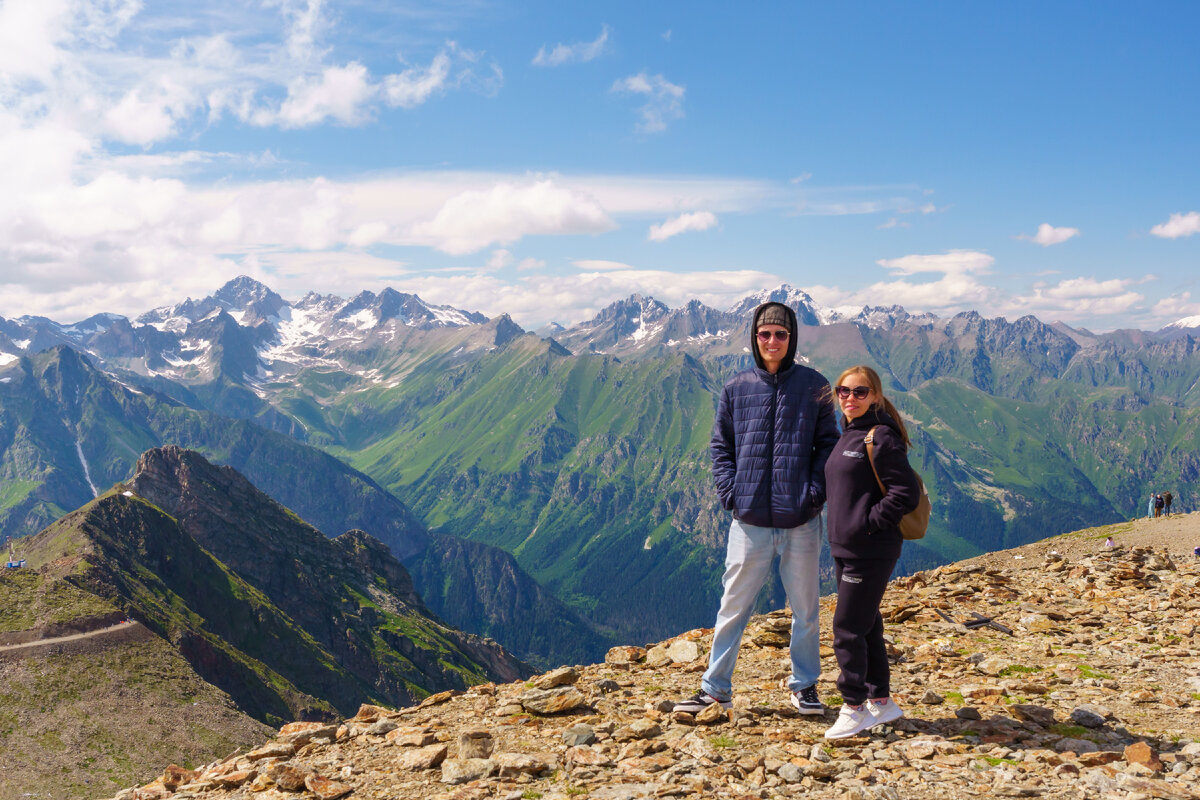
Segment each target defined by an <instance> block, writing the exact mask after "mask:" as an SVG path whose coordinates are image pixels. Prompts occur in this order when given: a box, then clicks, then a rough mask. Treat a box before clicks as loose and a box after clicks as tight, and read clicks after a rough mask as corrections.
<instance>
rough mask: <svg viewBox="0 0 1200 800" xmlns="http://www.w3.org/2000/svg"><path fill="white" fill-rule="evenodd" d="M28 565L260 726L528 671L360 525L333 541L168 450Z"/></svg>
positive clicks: (34, 545)
mask: <svg viewBox="0 0 1200 800" xmlns="http://www.w3.org/2000/svg"><path fill="white" fill-rule="evenodd" d="M22 550H23V553H24V554H25V557H26V558H27V559H28V562H29V565H28V568H29V569H36V570H38V571H39V573H40V574H41V575H42V576H43V578H44V579H45V580H46V581H48V582H49V584H48V585H57V584H56V582H62V583H66V584H69V585H70V586H72V587H76V588H77V589H80V590H82V591H84V592H85V593H87V594H88V595H90V596H94V597H95V598H99V599H100V600H99V601H97V602H103V603H104V604H107V605H108V606H109V607H115V608H116V609H119V610H120V611H121V612H122V613H123V614H124V615H127V616H129V617H130V618H131V619H135V620H137V621H138V622H141V623H142V624H144V625H145V626H146V627H147V628H149V629H150V630H151V631H152V632H154V633H155V634H157V635H158V636H159V637H161V638H163V639H165V640H167V641H169V642H171V643H172V645H173V646H174V647H175V648H176V649H177V650H178V651H179V653H180V654H181V655H182V656H183V657H184V658H185V659H187V660H188V662H189V663H191V664H192V666H193V668H194V669H195V670H196V672H197V673H198V674H199V675H200V676H201V677H203V678H204V679H205V680H207V681H209V682H210V683H212V684H214V685H215V686H217V687H219V688H221V689H223V690H224V691H226V692H228V693H229V695H230V696H231V697H232V698H233V699H234V700H235V701H236V702H237V703H238V705H239V707H240V708H241V709H242V710H243V711H244V712H246V713H248V714H250V715H252V716H254V717H256V718H258V719H260V720H274V719H278V718H280V717H283V718H288V717H299V718H305V717H308V718H316V719H320V718H323V717H328V716H330V715H333V714H336V713H338V711H342V712H343V713H344V712H345V710H346V709H347V708H354V707H356V706H357V705H358V704H359V703H360V702H364V700H365V699H367V698H373V699H374V700H375V701H378V700H381V699H383V698H389V701H390V702H404V701H410V700H414V699H417V698H420V697H423V696H425V695H426V694H428V693H430V692H433V691H439V690H442V689H446V688H452V687H455V688H465V687H466V686H467V685H469V684H471V683H475V682H478V681H480V680H483V679H485V677H487V676H491V677H493V678H503V679H514V678H516V677H518V676H520V675H522V674H525V673H526V672H527V671H528V668H527V667H526V666H525V665H524V664H523V663H521V662H520V661H519V660H518V659H516V658H514V657H512V656H511V655H510V654H509V653H507V652H505V651H504V650H503V649H502V648H500V647H499V646H497V645H496V644H495V643H493V642H487V641H484V640H482V639H479V638H478V637H472V636H469V635H467V634H463V633H460V632H458V631H455V630H453V629H450V628H448V627H447V626H445V625H444V624H443V623H441V622H440V621H439V620H437V619H436V618H434V617H433V616H432V614H430V612H429V611H428V609H427V608H426V607H425V605H424V603H423V602H422V601H421V598H420V597H419V596H418V595H417V594H416V592H415V591H414V589H413V585H412V581H411V579H410V577H409V575H408V573H407V571H405V569H404V567H403V566H401V564H400V562H399V561H397V560H396V559H395V557H394V556H392V554H391V553H390V552H389V551H388V550H387V548H386V547H385V546H384V545H383V544H382V543H380V542H379V541H377V540H375V539H373V538H371V537H370V536H368V535H366V534H365V533H363V532H362V531H348V532H346V533H343V534H342V535H340V536H338V537H337V538H335V539H329V538H326V537H325V536H324V535H323V534H321V532H320V531H318V530H316V529H314V528H312V527H311V526H310V525H308V524H306V523H304V522H303V521H302V520H300V519H299V518H298V517H296V515H295V514H293V513H292V512H290V511H289V510H287V509H286V508H284V507H282V506H280V505H279V504H278V503H276V502H275V501H273V500H272V499H271V498H269V497H267V496H266V495H264V494H262V493H261V492H260V491H258V490H257V489H256V488H255V487H254V486H253V485H251V484H250V483H249V482H248V481H246V479H245V478H243V477H242V476H241V475H239V474H238V473H237V472H236V471H234V470H232V469H230V468H229V467H217V466H215V465H213V464H211V463H209V462H208V461H206V460H205V459H204V458H203V457H201V456H200V455H199V454H197V453H194V452H191V451H187V450H183V449H181V448H178V447H174V446H170V447H165V448H160V449H154V450H150V451H147V452H146V453H144V454H143V455H142V457H141V458H140V460H139V463H138V470H137V473H136V474H135V476H134V477H133V479H132V480H131V481H129V482H128V483H127V484H118V486H117V488H116V489H115V490H113V491H110V492H108V493H105V494H103V495H102V496H101V497H99V498H97V499H96V500H94V501H92V502H91V503H89V504H87V505H85V506H84V507H83V508H81V509H79V510H77V511H75V512H72V513H71V514H68V515H67V516H66V517H64V518H63V519H61V520H59V521H58V522H56V523H54V524H53V525H51V526H50V527H48V528H46V529H45V530H44V531H42V532H41V533H39V534H38V535H36V536H34V537H32V538H31V539H29V540H28V541H26V542H23V543H22Z"/></svg>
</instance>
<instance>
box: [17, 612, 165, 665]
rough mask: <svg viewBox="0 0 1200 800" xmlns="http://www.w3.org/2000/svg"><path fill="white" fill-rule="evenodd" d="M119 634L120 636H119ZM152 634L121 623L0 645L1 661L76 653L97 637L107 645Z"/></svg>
mask: <svg viewBox="0 0 1200 800" xmlns="http://www.w3.org/2000/svg"><path fill="white" fill-rule="evenodd" d="M118 634H119V635H118ZM146 635H153V634H150V632H149V631H148V630H146V628H145V627H143V625H142V624H141V623H140V622H134V621H132V620H130V621H127V622H121V623H118V624H116V625H110V626H108V627H106V628H99V629H97V630H94V631H88V632H86V633H72V634H69V635H67V636H55V637H52V638H49V639H36V640H34V641H32V642H22V643H20V644H7V645H0V659H3V658H26V657H28V656H33V655H44V654H45V653H46V650H49V649H51V648H58V651H59V652H75V651H77V650H82V649H85V648H86V647H89V646H91V643H90V642H87V641H85V640H89V639H95V638H97V637H105V642H104V643H105V644H108V643H109V640H111V643H113V644H115V643H117V642H126V641H132V640H134V639H141V638H144V637H145V636H146Z"/></svg>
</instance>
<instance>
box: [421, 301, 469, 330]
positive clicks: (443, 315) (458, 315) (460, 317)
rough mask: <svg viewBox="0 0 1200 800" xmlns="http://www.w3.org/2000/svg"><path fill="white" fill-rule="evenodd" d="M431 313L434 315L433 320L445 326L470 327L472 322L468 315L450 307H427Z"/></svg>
mask: <svg viewBox="0 0 1200 800" xmlns="http://www.w3.org/2000/svg"><path fill="white" fill-rule="evenodd" d="M425 307H426V308H428V309H429V313H431V314H433V318H434V319H436V320H437V321H438V322H441V323H443V324H445V325H470V324H471V320H469V319H467V315H466V314H464V313H462V312H461V311H459V310H458V309H456V308H451V307H450V306H430V305H426V306H425Z"/></svg>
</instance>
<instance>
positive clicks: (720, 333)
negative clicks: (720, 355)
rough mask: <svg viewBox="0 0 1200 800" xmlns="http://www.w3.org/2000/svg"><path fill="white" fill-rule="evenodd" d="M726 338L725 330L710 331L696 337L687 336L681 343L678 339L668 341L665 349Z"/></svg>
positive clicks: (726, 332)
mask: <svg viewBox="0 0 1200 800" xmlns="http://www.w3.org/2000/svg"><path fill="white" fill-rule="evenodd" d="M728 338H729V331H726V330H720V331H717V332H716V333H713V332H711V331H705V332H704V333H701V334H699V335H697V336H689V337H687V339H686V340H684V341H682V342H681V341H679V340H678V339H668V340H667V347H678V346H679V345H681V344H690V343H694V342H706V341H708V340H709V339H728Z"/></svg>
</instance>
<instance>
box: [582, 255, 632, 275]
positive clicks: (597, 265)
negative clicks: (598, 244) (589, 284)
mask: <svg viewBox="0 0 1200 800" xmlns="http://www.w3.org/2000/svg"><path fill="white" fill-rule="evenodd" d="M572 263H573V264H574V265H575V266H576V267H579V269H580V270H585V271H588V272H618V271H621V270H634V269H636V268H635V267H633V266H631V265H629V264H626V263H625V262H623V261H606V260H604V259H600V258H584V259H580V260H579V261H573V262H572Z"/></svg>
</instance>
